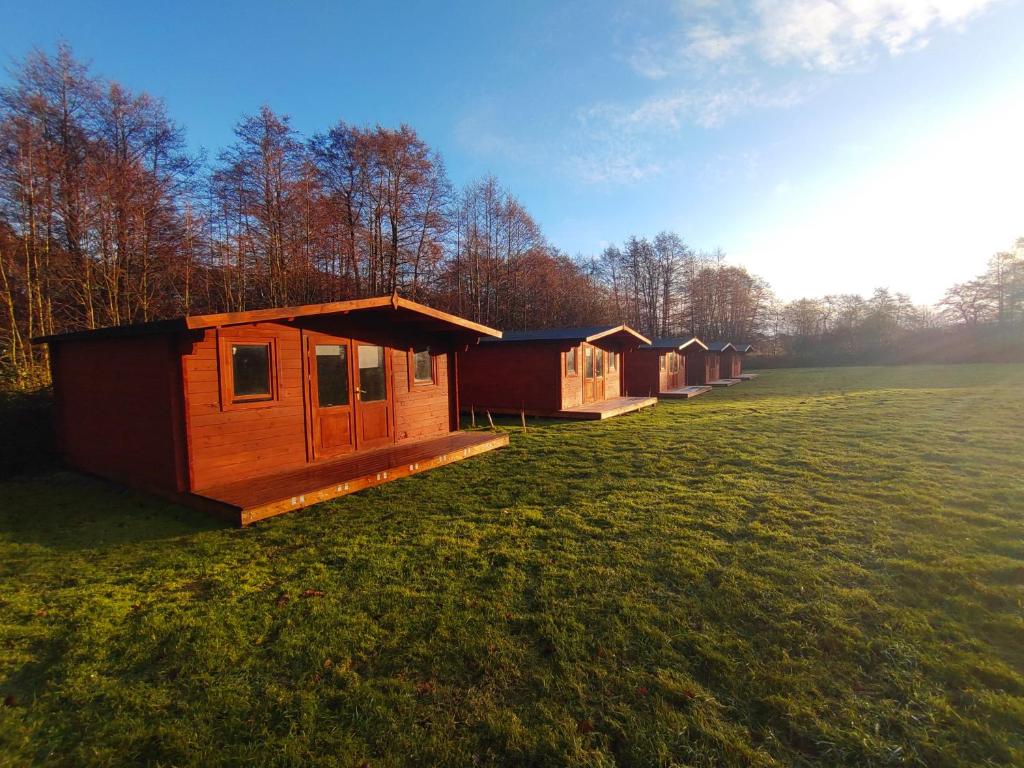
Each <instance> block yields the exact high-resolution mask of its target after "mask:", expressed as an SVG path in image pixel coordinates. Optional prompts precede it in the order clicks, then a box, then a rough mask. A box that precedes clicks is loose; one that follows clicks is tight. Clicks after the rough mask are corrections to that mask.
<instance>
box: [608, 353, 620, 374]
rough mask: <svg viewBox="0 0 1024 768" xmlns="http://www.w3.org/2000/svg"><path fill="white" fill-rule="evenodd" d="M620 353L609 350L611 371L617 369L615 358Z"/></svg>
mask: <svg viewBox="0 0 1024 768" xmlns="http://www.w3.org/2000/svg"><path fill="white" fill-rule="evenodd" d="M618 355H619V353H618V352H609V353H608V370H609V371H614V370H615V364H616V360H615V358H616V357H618Z"/></svg>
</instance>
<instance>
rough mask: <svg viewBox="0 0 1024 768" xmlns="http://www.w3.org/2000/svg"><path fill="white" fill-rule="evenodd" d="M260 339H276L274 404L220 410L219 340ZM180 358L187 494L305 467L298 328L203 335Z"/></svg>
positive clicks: (262, 326)
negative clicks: (185, 420) (185, 422)
mask: <svg viewBox="0 0 1024 768" xmlns="http://www.w3.org/2000/svg"><path fill="white" fill-rule="evenodd" d="M250 333H259V334H261V335H265V336H272V337H273V338H276V339H277V354H278V360H277V365H278V376H279V383H278V399H277V400H276V401H274V402H269V403H266V404H260V405H258V406H249V407H245V408H241V409H227V410H225V409H222V408H221V395H220V378H219V376H220V369H219V364H218V341H217V340H218V335H219V334H229V338H241V337H243V336H245V335H246V334H250ZM201 334H202V336H201V338H200V340H199V341H197V342H196V343H195V344H194V345H193V347H192V353H191V354H189V355H186V356H185V358H184V368H185V385H186V387H187V391H186V398H185V399H186V403H187V408H188V410H187V415H188V422H189V459H190V466H191V470H192V488H193V489H196V488H206V487H208V486H212V485H219V484H221V483H225V482H228V481H230V480H232V479H237V478H238V477H255V476H258V475H261V474H270V473H272V472H276V471H280V470H284V469H288V468H296V467H300V466H303V465H305V464H306V461H307V444H306V412H305V392H304V386H303V360H302V356H303V350H302V339H301V332H300V330H299V329H298V328H295V327H289V326H287V325H283V324H279V323H254V324H252V325H249V326H244V327H242V328H232V329H230V330H227V331H223V330H222V331H220V332H218V331H217V330H213V329H211V330H207V331H202V332H201Z"/></svg>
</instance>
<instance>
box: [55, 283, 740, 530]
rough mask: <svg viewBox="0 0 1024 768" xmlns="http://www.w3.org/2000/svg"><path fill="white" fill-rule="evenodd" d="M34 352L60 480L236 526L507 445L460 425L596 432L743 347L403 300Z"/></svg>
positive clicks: (732, 368) (154, 325)
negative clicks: (69, 474)
mask: <svg viewBox="0 0 1024 768" xmlns="http://www.w3.org/2000/svg"><path fill="white" fill-rule="evenodd" d="M35 341H36V342H38V343H46V344H48V345H49V349H50V364H51V371H52V375H53V391H54V421H55V430H56V433H57V437H58V441H59V447H60V450H61V453H62V455H63V457H64V459H65V461H66V463H67V464H68V465H69V466H71V467H73V468H76V469H79V470H82V471H85V472H87V473H90V474H94V475H97V476H100V477H104V478H108V479H111V480H114V481H118V482H121V483H124V484H127V485H130V486H134V487H139V488H143V489H146V490H149V491H153V492H157V493H160V494H163V495H165V496H170V497H172V498H174V499H177V500H180V501H183V502H186V503H189V504H191V505H193V506H198V507H202V508H205V509H207V510H209V511H212V512H215V513H217V514H220V515H222V516H224V517H226V518H227V519H229V520H231V521H232V522H234V523H236V524H240V525H247V524H249V523H252V522H255V521H257V520H260V519H263V518H266V517H269V516H272V515H276V514H280V513H282V512H286V511H289V510H292V509H297V508H300V507H304V506H308V505H310V504H314V503H317V502H320V501H325V500H327V499H330V498H335V497H338V496H343V495H345V494H348V493H353V492H355V491H359V490H362V489H364V488H368V487H372V486H375V485H379V484H381V483H384V482H388V481H390V480H394V479H397V478H400V477H405V476H408V475H412V474H416V473H419V472H423V471H425V470H428V469H431V468H434V467H437V466H441V465H444V464H448V463H450V462H453V461H459V460H461V459H465V458H468V457H470V456H474V455H477V454H479V453H483V452H485V451H490V450H493V449H495V448H500V447H503V446H505V445H508V441H509V438H508V435H507V434H505V433H500V432H493V431H489V432H482V431H463V430H462V429H461V414H462V412H463V411H468V412H471V413H473V414H474V415H475V414H478V413H479V414H480V415H481V416H482V415H483V413H484V412H487V413H488V414H490V413H516V414H519V413H522V414H524V415H534V416H550V417H560V418H583V419H602V418H608V417H609V416H614V415H618V414H620V413H625V412H628V411H634V410H638V409H640V408H644V407H647V406H649V405H652V404H654V403H655V402H656V401H657V399H658V398H659V397H669V398H671V397H691V396H694V395H695V394H699V393H700V392H703V391H707V389H708V388H710V387H711V386H715V385H723V384H725V383H733V382H734V381H735V380H738V379H739V377H740V376H742V375H743V374H742V358H743V355H744V354H745V353H746V352H747V351H749V347H739V346H736V345H733V344H705V343H704V342H702V341H701V340H700V339H697V338H696V337H693V336H684V337H678V338H672V339H656V340H650V339H647V338H645V337H644V336H642V335H641V334H639V333H637V332H636V331H634V330H633V329H631V328H628V327H626V326H623V325H619V326H611V327H592V328H567V329H554V330H543V331H522V332H509V333H505V334H502V333H501V332H500V331H497V330H495V329H492V328H488V327H486V326H483V325H480V324H478V323H474V322H471V321H469V320H466V319H464V318H461V317H457V316H455V315H451V314H448V313H446V312H441V311H438V310H435V309H432V308H430V307H427V306H424V305H422V304H418V303H415V302H412V301H409V300H407V299H403V298H401V297H399V296H397V295H395V296H384V297H378V298H370V299H359V300H355V301H343V302H333V303H328V304H314V305H307V306H302V307H288V308H281V309H265V310H255V311H249V312H229V313H220V314H210V315H192V316H187V317H181V318H177V319H173V320H165V321H157V322H149V323H140V324H135V325H126V326H118V327H113V328H103V329H98V330H92V331H82V332H75V333H66V334H60V335H54V336H47V337H43V338H39V339H36V340H35ZM723 376H727V377H728V379H724V378H723Z"/></svg>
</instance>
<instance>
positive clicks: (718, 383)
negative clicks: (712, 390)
mask: <svg viewBox="0 0 1024 768" xmlns="http://www.w3.org/2000/svg"><path fill="white" fill-rule="evenodd" d="M740 381H741V380H740V379H715V380H714V381H709V382H708V386H710V387H732V386H735V385H736V384H739V383H740Z"/></svg>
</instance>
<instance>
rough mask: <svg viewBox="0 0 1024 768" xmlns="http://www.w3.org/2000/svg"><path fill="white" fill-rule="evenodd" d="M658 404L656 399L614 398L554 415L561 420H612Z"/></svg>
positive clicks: (567, 409)
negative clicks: (613, 417) (614, 417)
mask: <svg viewBox="0 0 1024 768" xmlns="http://www.w3.org/2000/svg"><path fill="white" fill-rule="evenodd" d="M657 403H658V398H656V397H612V398H609V399H607V400H600V401H598V402H596V403H586V404H585V405H574V406H572V407H571V408H564V409H562V410H561V411H558V412H557V413H555V414H552V415H553V416H554V417H555V418H559V419H610V418H611V417H612V416H619V415H620V414H623V413H629V412H631V411H639V410H640V409H641V408H647V407H649V406H652V405H657Z"/></svg>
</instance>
